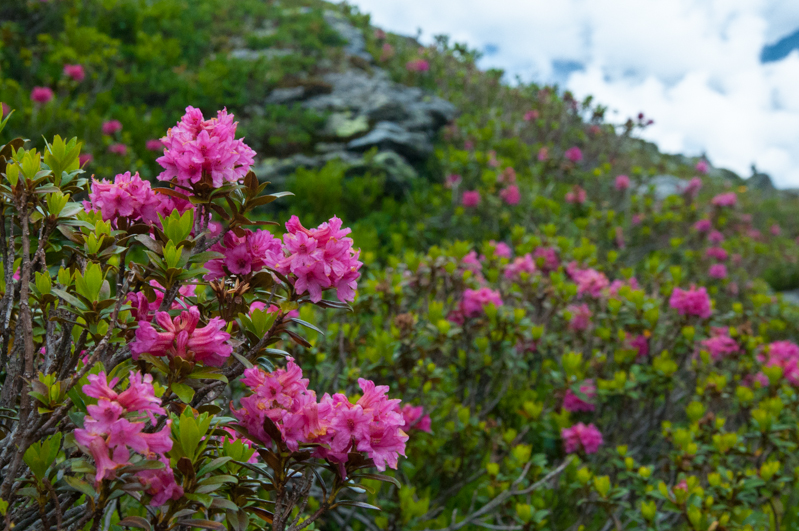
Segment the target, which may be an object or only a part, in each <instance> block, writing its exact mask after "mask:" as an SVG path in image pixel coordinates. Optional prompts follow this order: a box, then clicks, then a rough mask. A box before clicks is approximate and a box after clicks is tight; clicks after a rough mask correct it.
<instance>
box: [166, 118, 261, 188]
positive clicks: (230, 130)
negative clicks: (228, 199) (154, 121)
mask: <svg viewBox="0 0 799 531" xmlns="http://www.w3.org/2000/svg"><path fill="white" fill-rule="evenodd" d="M237 125H238V122H234V121H233V115H232V114H228V113H227V110H226V109H223V110H221V111H219V112H218V113H217V116H216V118H211V119H208V120H206V119H205V118H204V117H203V114H202V112H201V111H200V110H199V109H195V108H194V107H191V106H189V107H186V114H184V115H183V118H181V120H180V122H178V124H177V125H176V126H175V127H173V128H171V129H169V130H168V131H167V134H166V136H165V137H164V138H162V139H161V142H163V144H164V148H165V149H164V155H163V156H162V157H159V158H158V159H157V162H158V163H159V164H160V165H161V166H162V167H163V168H164V171H163V172H161V174H160V175H159V176H158V179H159V180H161V181H170V180H172V179H173V178H176V179H177V180H178V182H179V183H181V184H183V185H184V186H186V185H193V184H197V183H199V182H200V181H201V180H202V181H203V182H205V183H206V184H208V185H210V186H213V187H214V188H219V187H221V186H222V185H223V184H224V183H229V182H237V181H239V180H241V179H242V178H243V177H244V176H245V175H247V172H249V171H250V168H251V167H252V164H253V162H254V158H255V151H253V150H252V149H251V148H250V147H249V146H247V144H245V143H244V141H243V140H242V139H238V140H237V139H236V138H235V136H236V126H237Z"/></svg>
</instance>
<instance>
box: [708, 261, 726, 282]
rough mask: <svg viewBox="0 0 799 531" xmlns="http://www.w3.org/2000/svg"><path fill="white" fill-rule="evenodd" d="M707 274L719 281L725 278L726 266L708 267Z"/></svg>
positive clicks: (715, 265)
mask: <svg viewBox="0 0 799 531" xmlns="http://www.w3.org/2000/svg"><path fill="white" fill-rule="evenodd" d="M707 274H708V275H709V276H710V277H711V278H719V279H721V278H727V266H725V265H724V264H713V265H712V266H710V269H709V270H708V272H707Z"/></svg>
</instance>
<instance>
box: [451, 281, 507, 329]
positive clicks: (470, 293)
mask: <svg viewBox="0 0 799 531" xmlns="http://www.w3.org/2000/svg"><path fill="white" fill-rule="evenodd" d="M489 304H493V305H494V306H502V297H501V295H500V294H499V292H498V291H494V290H492V289H489V288H480V289H476V290H474V289H467V290H465V291H464V292H463V299H462V300H461V302H460V306H459V314H460V318H461V319H462V318H464V317H466V318H473V317H479V316H480V315H482V314H483V311H484V309H485V307H486V306H488V305H489ZM453 317H454V316H453ZM455 319H457V317H455ZM456 322H457V321H456Z"/></svg>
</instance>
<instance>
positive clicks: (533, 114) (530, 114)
mask: <svg viewBox="0 0 799 531" xmlns="http://www.w3.org/2000/svg"><path fill="white" fill-rule="evenodd" d="M533 120H538V111H537V110H535V109H533V110H532V111H527V112H526V113H524V121H525V122H532V121H533Z"/></svg>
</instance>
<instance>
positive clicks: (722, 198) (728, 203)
mask: <svg viewBox="0 0 799 531" xmlns="http://www.w3.org/2000/svg"><path fill="white" fill-rule="evenodd" d="M737 202H738V196H737V195H736V194H735V192H727V193H724V194H719V195H717V196H716V197H714V198H713V199H711V200H710V203H711V204H712V205H713V206H717V207H732V206H735V204H736V203H737Z"/></svg>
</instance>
